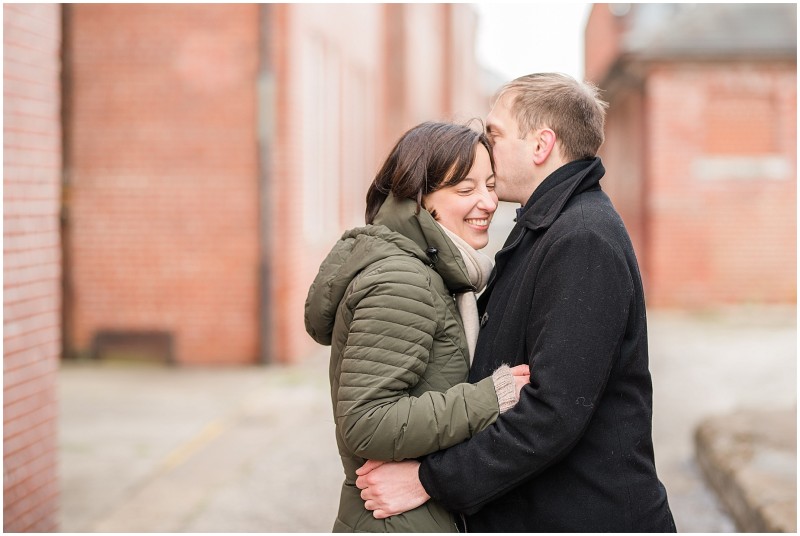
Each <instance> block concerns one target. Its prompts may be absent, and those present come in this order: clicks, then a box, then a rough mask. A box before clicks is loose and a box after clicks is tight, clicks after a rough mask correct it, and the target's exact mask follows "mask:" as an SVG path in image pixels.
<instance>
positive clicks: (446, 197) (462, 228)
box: [423, 144, 497, 249]
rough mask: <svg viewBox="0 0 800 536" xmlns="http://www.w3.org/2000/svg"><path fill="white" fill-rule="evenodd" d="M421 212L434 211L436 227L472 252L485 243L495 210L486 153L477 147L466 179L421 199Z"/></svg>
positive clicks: (495, 201)
mask: <svg viewBox="0 0 800 536" xmlns="http://www.w3.org/2000/svg"><path fill="white" fill-rule="evenodd" d="M423 201H424V203H425V208H426V209H428V210H429V211H430V212H433V211H434V210H435V211H436V216H437V219H438V221H439V223H440V224H442V225H443V226H444V227H447V229H449V230H450V231H452V232H454V233H455V234H457V235H458V236H459V237H461V238H462V239H463V240H464V241H465V242H466V243H467V244H469V245H470V246H472V247H473V248H474V249H481V248H484V247H486V244H488V243H489V223H490V222H491V221H492V215H493V214H494V211H495V210H497V195H496V194H495V193H494V173H493V172H492V164H491V161H490V160H489V152H488V151H487V150H486V148H485V147H484V146H483V145H481V144H478V145H477V147H476V149H475V161H474V162H473V163H472V168H471V169H470V170H469V173H468V174H467V177H466V178H465V179H464V180H463V181H461V182H459V183H458V184H455V185H453V186H447V187H445V188H441V189H439V190H436V191H435V192H431V193H429V194H428V195H426V196H424V197H423Z"/></svg>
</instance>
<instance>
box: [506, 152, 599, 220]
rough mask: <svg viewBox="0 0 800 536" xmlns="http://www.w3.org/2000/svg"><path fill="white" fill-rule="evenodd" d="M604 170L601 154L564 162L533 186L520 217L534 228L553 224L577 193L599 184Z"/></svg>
mask: <svg viewBox="0 0 800 536" xmlns="http://www.w3.org/2000/svg"><path fill="white" fill-rule="evenodd" d="M605 172H606V170H605V168H604V167H603V164H602V163H601V162H600V158H599V157H594V158H591V159H582V160H573V161H572V162H569V163H567V164H564V165H563V166H561V167H560V168H558V169H557V170H555V171H554V172H553V173H551V174H550V175H548V176H547V178H546V179H545V180H544V181H543V182H542V183H541V184H540V185H539V186H538V188H536V190H534V192H533V195H531V197H530V199H528V202H527V203H526V204H525V207H524V208H523V209H522V211H521V214H520V217H519V218H518V221H519V222H520V224H521V225H523V226H525V227H527V228H528V229H531V230H533V231H538V230H541V229H546V228H548V227H550V226H551V225H552V224H553V222H554V221H556V218H558V215H559V214H561V212H562V211H563V210H564V206H565V205H566V204H567V202H568V201H569V200H570V199H571V198H572V197H573V196H574V195H576V194H579V193H581V192H585V191H587V190H590V189H593V188H596V187H598V185H599V184H600V179H601V178H602V177H603V175H605Z"/></svg>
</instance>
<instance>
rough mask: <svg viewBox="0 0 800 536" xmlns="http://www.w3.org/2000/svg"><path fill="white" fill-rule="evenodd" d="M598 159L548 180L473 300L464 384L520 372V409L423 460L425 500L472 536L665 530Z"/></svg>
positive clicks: (622, 268)
mask: <svg viewBox="0 0 800 536" xmlns="http://www.w3.org/2000/svg"><path fill="white" fill-rule="evenodd" d="M604 173H605V170H604V168H603V165H602V163H601V162H600V159H599V158H594V159H586V160H577V161H574V162H570V163H568V164H566V165H564V166H562V167H561V168H559V169H558V170H556V171H555V172H553V173H552V174H551V175H550V176H549V177H547V178H546V179H545V180H544V181H543V182H542V184H540V185H539V187H538V188H537V189H536V190H535V191H534V193H533V195H532V196H531V198H530V200H529V201H528V203H527V204H526V205H525V207H524V208H523V209H521V210H520V211H519V214H518V218H517V223H516V225H515V226H514V229H513V230H512V232H511V234H510V235H509V238H508V240H507V242H506V245H505V246H504V247H503V249H502V250H501V251H500V252H498V254H497V256H496V266H495V271H494V273H493V274H492V277H491V278H490V282H489V285H488V287H487V289H486V291H485V292H484V293H483V295H482V296H481V298H480V300H479V311H480V313H481V324H482V328H481V331H480V336H479V338H478V344H477V348H476V351H475V358H474V361H473V365H472V370H471V372H470V381H471V382H475V381H478V380H480V379H482V378H485V377H487V376H489V375H491V373H492V371H493V370H494V369H496V368H497V367H498V366H499V365H500V364H501V363H509V364H511V365H518V364H522V363H527V364H529V365H530V368H531V382H530V385H526V386H525V387H524V388H523V390H522V393H521V395H520V401H519V403H518V404H517V405H516V406H515V407H514V408H513V409H511V410H509V411H507V412H506V413H504V414H502V415H501V416H500V417H499V418H498V420H497V421H496V422H495V423H494V424H493V425H491V426H490V427H488V428H487V429H486V430H484V431H483V432H480V433H479V434H477V435H476V436H474V437H473V438H471V439H469V440H468V441H466V442H464V443H461V444H459V445H456V446H454V447H451V448H449V449H447V450H443V451H439V452H437V453H434V454H432V455H429V456H427V457H426V458H425V459H424V460H423V462H422V465H421V467H420V480H421V481H422V484H423V486H424V487H425V489H426V490H427V491H428V493H429V494H430V495H431V496H432V497H433V498H435V499H436V500H438V501H440V502H441V503H443V504H444V505H445V506H446V507H447V508H449V509H451V510H452V511H456V512H462V513H464V514H466V515H465V522H466V528H467V530H468V531H470V532H500V531H503V532H609V531H610V532H674V531H675V523H674V521H673V519H672V514H671V512H670V509H669V505H668V502H667V494H666V490H665V489H664V486H663V485H662V484H661V482H660V481H659V480H658V477H657V475H656V468H655V462H654V455H653V441H652V425H651V422H652V383H651V379H650V372H649V370H648V356H647V320H646V316H645V302H644V293H643V290H642V281H641V276H640V274H639V268H638V265H637V262H636V257H635V255H634V252H633V246H632V245H631V241H630V238H629V236H628V233H627V231H626V229H625V226H624V225H623V223H622V220H621V218H620V217H619V215H618V214H617V212H616V210H615V209H614V207H613V205H612V204H611V201H610V200H609V198H608V196H606V195H605V193H603V192H602V191H601V189H600V178H601V177H602V176H603V175H604Z"/></svg>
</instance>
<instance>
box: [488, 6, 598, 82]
mask: <svg viewBox="0 0 800 536" xmlns="http://www.w3.org/2000/svg"><path fill="white" fill-rule="evenodd" d="M591 6H592V4H586V3H580V4H579V3H570V2H567V3H564V2H562V3H558V4H556V3H524V4H523V3H517V4H496V3H492V2H483V3H476V4H475V9H476V11H477V12H478V15H479V17H480V18H479V22H478V45H477V46H478V50H477V54H478V61H479V62H480V63H481V64H483V65H484V66H486V67H488V68H490V69H491V70H493V71H495V72H496V73H497V74H499V75H500V76H501V77H502V78H504V79H507V80H511V79H513V78H516V77H518V76H522V75H525V74H529V73H534V72H553V71H555V72H561V73H565V74H569V75H571V76H573V77H574V78H577V79H579V80H580V79H582V78H583V32H584V29H585V27H586V20H587V18H588V17H589V10H590V8H591Z"/></svg>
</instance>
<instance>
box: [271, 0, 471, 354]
mask: <svg viewBox="0 0 800 536" xmlns="http://www.w3.org/2000/svg"><path fill="white" fill-rule="evenodd" d="M268 9H269V10H270V13H271V16H270V19H271V21H272V22H271V28H272V29H273V31H272V32H271V35H270V36H269V38H270V43H271V49H272V50H273V55H272V56H271V64H272V65H273V66H274V68H275V72H274V76H275V79H276V80H277V81H278V83H277V85H276V91H277V99H276V117H275V121H276V127H275V128H276V132H277V133H278V134H277V136H276V140H275V144H274V150H273V151H272V152H271V157H270V159H271V160H272V162H273V166H274V167H273V168H272V171H271V174H272V176H273V177H274V178H275V180H274V181H273V182H272V183H271V185H270V188H271V198H272V205H271V206H272V209H271V210H270V216H269V217H270V219H271V221H272V222H273V224H272V225H271V227H272V228H273V229H275V233H274V234H273V235H272V251H273V258H274V259H276V262H275V263H274V265H273V269H274V271H273V279H272V298H273V300H274V303H275V309H274V312H273V315H274V321H273V323H272V325H273V329H272V336H271V337H270V340H271V343H272V344H271V347H272V349H273V350H272V353H273V355H274V356H275V357H276V360H278V361H290V360H295V359H301V358H302V357H303V356H305V355H307V354H309V353H311V352H318V351H320V347H319V346H318V345H316V344H314V342H313V341H312V340H311V339H310V338H309V337H308V335H306V333H305V327H304V323H303V309H304V304H305V298H306V295H307V292H308V287H309V285H310V284H311V281H312V280H313V278H314V277H315V276H316V274H317V271H318V269H319V264H320V262H321V261H322V259H323V258H324V257H325V255H327V253H328V252H329V251H330V248H331V247H332V246H333V244H334V242H335V241H336V240H337V239H338V237H339V236H341V234H342V232H343V231H344V230H345V229H348V228H350V227H354V226H358V225H363V224H364V207H365V203H364V198H365V195H366V191H367V187H368V186H369V183H370V182H371V181H372V179H373V178H374V176H375V173H376V171H377V169H378V167H379V165H380V164H381V163H382V161H383V159H384V158H385V156H386V154H387V153H388V151H389V149H390V148H391V146H392V145H393V144H394V143H395V142H396V140H397V138H398V137H399V136H400V135H401V134H402V133H403V132H404V131H405V130H407V129H408V128H410V127H411V126H413V125H415V124H417V123H419V122H421V121H425V120H431V119H434V120H435V119H448V118H451V117H457V116H465V115H468V114H469V115H472V110H474V109H475V108H476V106H474V103H475V102H477V98H478V97H477V95H478V91H479V90H480V88H479V86H478V77H477V76H473V77H472V79H471V83H472V84H473V86H472V87H474V91H473V90H470V89H469V86H466V87H463V86H456V83H458V82H461V81H463V80H464V79H465V78H468V77H470V75H472V74H474V73H476V72H477V66H476V63H475V55H474V49H472V48H469V47H471V46H472V44H471V43H472V41H471V39H470V38H471V35H472V32H474V18H473V14H472V12H471V11H469V9H470V8H469V6H460V5H459V6H446V5H421V4H420V5H416V4H415V5H404V4H390V5H386V4H347V5H342V4H337V5H321V4H314V5H305V4H293V5H285V4H276V5H270V6H269V8H268ZM353 28H358V29H359V31H357V32H354V31H352V29H353ZM461 45H465V47H466V48H462V47H461ZM470 107H471V108H472V110H468V108H470ZM480 112H481V113H485V110H480ZM287 200H292V202H287Z"/></svg>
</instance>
